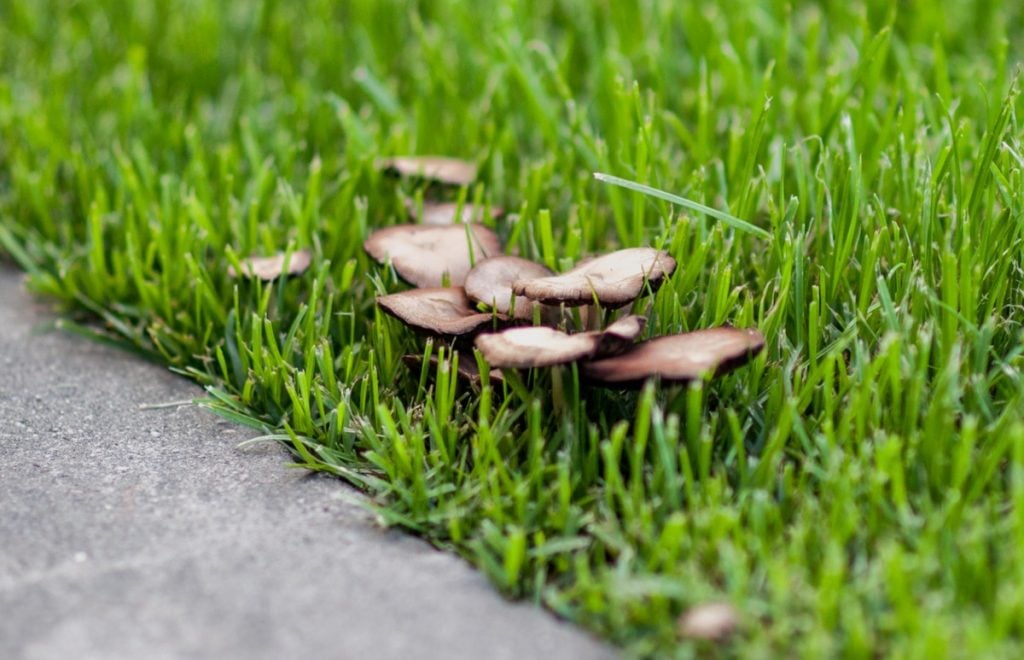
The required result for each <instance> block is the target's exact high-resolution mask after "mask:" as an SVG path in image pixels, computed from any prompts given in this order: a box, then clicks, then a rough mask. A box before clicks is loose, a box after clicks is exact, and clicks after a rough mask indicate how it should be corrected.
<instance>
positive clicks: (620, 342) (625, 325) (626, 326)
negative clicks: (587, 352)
mask: <svg viewBox="0 0 1024 660" xmlns="http://www.w3.org/2000/svg"><path fill="white" fill-rule="evenodd" d="M646 326H647V319H645V318H644V317H642V316H637V315H635V314H630V315H628V316H623V317H622V318H621V319H618V320H616V321H615V322H613V323H612V324H611V325H609V326H608V327H607V328H605V329H604V330H601V331H600V332H595V333H593V334H596V335H598V342H599V343H598V346H597V351H596V352H595V353H594V355H595V357H604V356H607V355H618V354H619V353H621V352H623V351H625V350H626V349H627V348H629V347H630V346H632V345H633V342H634V341H635V340H636V338H637V337H639V336H640V333H641V332H643V331H644V328H645V327H646Z"/></svg>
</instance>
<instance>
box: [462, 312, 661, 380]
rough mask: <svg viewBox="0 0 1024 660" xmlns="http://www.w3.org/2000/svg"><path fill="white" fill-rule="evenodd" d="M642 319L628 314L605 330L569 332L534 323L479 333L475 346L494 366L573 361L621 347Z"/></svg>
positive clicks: (637, 330) (520, 366) (637, 331)
mask: <svg viewBox="0 0 1024 660" xmlns="http://www.w3.org/2000/svg"><path fill="white" fill-rule="evenodd" d="M644 324H645V319H643V318H642V317H639V316H627V317H625V318H622V319H619V320H618V321H616V322H615V323H613V324H612V325H610V326H608V329H607V330H602V331H595V332H581V333H579V334H575V335H570V334H568V333H565V332H562V331H560V330H555V329H554V328H548V327H545V326H534V327H530V328H512V329H511V330H505V331H504V332H498V333H493V334H486V335H480V336H478V337H477V338H476V347H477V348H478V349H480V352H481V353H483V355H484V357H485V358H487V361H488V362H489V363H490V364H491V365H492V366H495V367H504V368H510V369H529V368H533V367H551V366H554V365H556V364H566V363H569V362H576V361H578V360H583V359H587V358H592V357H595V356H598V355H605V354H608V353H615V352H619V351H621V350H623V349H624V348H625V347H627V346H628V345H629V344H631V343H632V341H633V339H635V338H636V337H637V335H639V334H640V332H641V331H642V330H643V328H644Z"/></svg>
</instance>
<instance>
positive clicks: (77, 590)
mask: <svg viewBox="0 0 1024 660" xmlns="http://www.w3.org/2000/svg"><path fill="white" fill-rule="evenodd" d="M50 320H51V317H50V316H49V315H48V314H47V313H46V312H45V311H44V310H43V309H41V307H40V306H39V305H38V303H36V302H34V301H33V300H31V299H30V298H29V297H28V296H27V295H25V294H24V293H23V292H22V287H21V284H20V276H19V275H18V274H16V273H15V272H13V271H12V270H10V269H9V268H5V267H3V266H2V265H0V658H5V659H18V658H33V659H34V658H132V659H135V658H218V659H220V658H403V659H405V658H597V657H612V656H613V655H614V654H613V652H612V651H611V650H609V649H608V648H607V647H605V646H603V645H602V644H600V643H599V642H597V641H595V640H594V639H593V638H591V637H590V636H588V635H587V634H586V633H585V632H583V631H582V630H580V629H578V628H575V627H573V626H570V625H568V624H566V623H563V622H560V621H558V620H557V619H555V618H554V617H553V616H551V615H550V614H549V613H547V612H544V611H543V610H541V609H538V608H536V607H531V606H528V605H524V604H513V603H509V602H507V601H505V600H503V599H502V598H501V597H500V596H499V595H498V594H497V593H496V592H495V591H494V590H493V589H491V587H490V586H489V585H488V583H487V581H486V580H485V579H484V577H483V576H481V575H480V574H479V573H477V572H475V571H474V570H473V569H472V568H471V567H470V566H468V565H467V564H466V563H465V562H463V561H461V560H460V559H458V558H457V557H455V556H453V555H450V554H447V553H442V552H438V551H436V550H434V549H433V548H431V547H430V546H429V545H427V544H426V543H424V542H422V541H420V540H417V539H415V538H412V537H410V536H406V535H403V534H402V533H400V532H397V531H387V530H383V529H381V528H380V527H378V526H377V525H376V524H375V523H374V521H373V519H372V517H371V516H370V515H368V514H367V513H366V511H365V509H363V508H362V507H360V506H359V504H358V498H359V496H358V494H357V493H355V491H353V490H352V489H350V488H348V487H346V486H344V485H343V484H341V483H340V482H338V481H337V480H334V479H330V478H326V477H313V476H310V475H307V474H306V473H304V472H301V471H298V470H293V469H288V468H286V467H285V466H284V462H285V460H286V456H285V454H284V453H283V451H282V450H281V448H280V447H277V446H272V445H271V446H262V447H259V448H256V449H246V450H240V449H238V448H237V445H238V443H239V442H240V441H242V440H245V439H246V438H247V437H249V436H250V435H251V433H250V432H249V431H248V430H246V429H242V428H239V427H237V426H234V425H232V424H228V423H226V422H224V421H222V420H220V419H219V418H217V417H215V416H213V415H212V414H210V413H208V412H206V411H203V410H200V409H197V408H196V407H194V406H182V407H168V408H158V409H145V408H143V407H142V406H144V405H145V404H162V403H168V402H175V401H182V400H187V399H190V398H192V397H194V396H196V395H198V394H200V391H199V390H198V389H197V388H196V387H195V386H193V385H191V384H189V383H188V382H186V381H184V380H183V379H180V378H178V377H175V376H174V375H172V374H170V373H169V372H167V371H166V370H164V369H161V368H159V367H157V366H154V365H151V364H145V363H143V362H141V361H139V360H137V359H135V358H133V357H131V356H129V355H127V354H124V353H121V352H118V351H116V350H113V349H110V348H107V347H104V346H101V345H98V344H96V343H93V342H89V341H86V340H83V339H80V338H77V337H74V336H70V335H68V334H66V333H61V332H54V331H49V332H47V331H41V330H40V328H41V326H45V325H46V324H47V323H48V322H49V321H50Z"/></svg>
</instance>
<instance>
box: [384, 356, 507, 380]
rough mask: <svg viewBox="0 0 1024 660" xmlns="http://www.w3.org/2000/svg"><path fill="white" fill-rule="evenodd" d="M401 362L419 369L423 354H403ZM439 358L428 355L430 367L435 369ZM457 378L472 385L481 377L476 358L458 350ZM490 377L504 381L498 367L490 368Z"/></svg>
mask: <svg viewBox="0 0 1024 660" xmlns="http://www.w3.org/2000/svg"><path fill="white" fill-rule="evenodd" d="M402 362H404V363H405V364H406V365H408V367H409V368H410V369H421V368H422V367H423V356H422V355H403V356H402ZM439 362H440V360H438V359H437V356H436V355H431V356H430V368H431V369H434V370H436V369H437V365H438V363H439ZM457 372H458V375H459V378H462V379H463V380H466V381H468V382H470V383H472V384H474V385H477V384H479V383H480V381H482V380H483V378H482V377H481V376H480V368H479V367H477V365H476V360H475V359H474V358H473V355H472V354H471V353H465V352H459V367H458V369H457ZM488 375H489V376H490V379H491V380H493V381H495V382H499V383H501V382H504V380H505V375H504V374H502V373H501V371H499V370H498V369H491V370H490V371H489V372H488Z"/></svg>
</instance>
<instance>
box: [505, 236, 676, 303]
mask: <svg viewBox="0 0 1024 660" xmlns="http://www.w3.org/2000/svg"><path fill="white" fill-rule="evenodd" d="M675 269H676V260H675V259H673V258H672V257H671V256H669V254H668V253H667V252H665V251H663V250H656V249H654V248H649V247H647V248H629V249H626V250H617V251H615V252H611V253H609V254H605V255H601V256H599V257H595V258H594V259H590V260H588V261H585V262H583V263H581V264H579V265H578V266H576V267H575V268H573V269H572V270H570V271H569V272H567V273H563V274H562V275H554V276H552V277H540V278H536V279H526V278H523V279H521V280H517V281H515V282H513V283H512V290H513V291H514V292H515V293H516V294H517V295H522V296H526V297H527V298H530V299H531V300H537V301H539V302H542V303H546V304H549V305H550V304H556V303H565V304H566V305H586V304H589V303H592V302H593V301H594V300H595V298H596V299H597V301H598V302H599V303H600V304H602V305H604V306H605V307H611V308H615V307H621V306H623V305H628V304H629V303H631V302H633V301H634V300H636V299H637V298H638V297H639V296H640V294H641V293H643V290H644V284H645V283H648V282H649V283H650V285H651V288H652V289H655V288H657V287H658V286H659V285H660V284H661V281H662V280H663V279H664V278H666V277H668V276H669V275H671V274H672V272H673V271H674V270H675Z"/></svg>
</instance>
